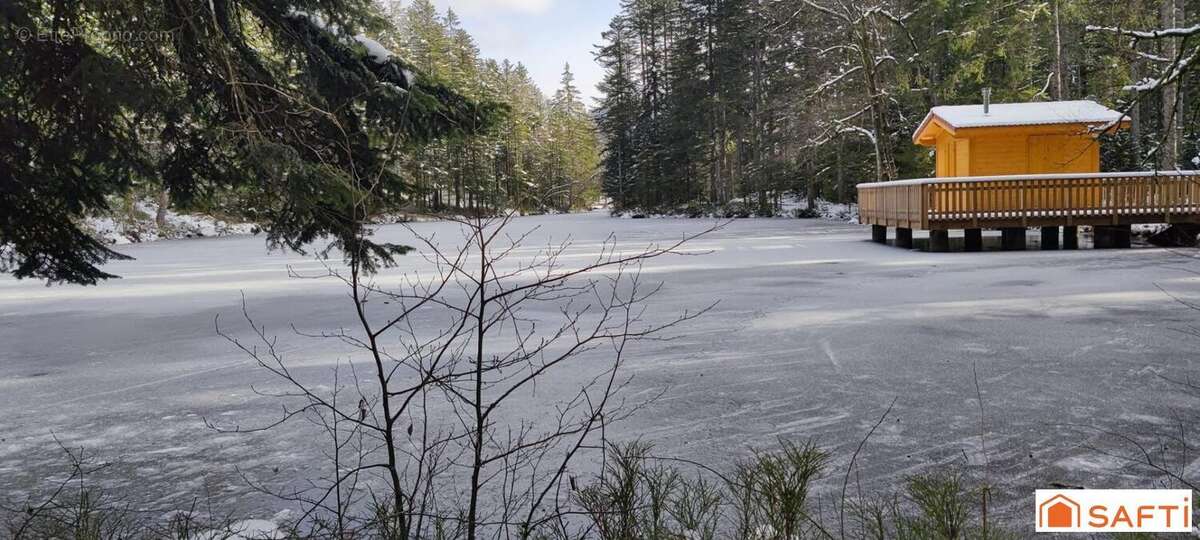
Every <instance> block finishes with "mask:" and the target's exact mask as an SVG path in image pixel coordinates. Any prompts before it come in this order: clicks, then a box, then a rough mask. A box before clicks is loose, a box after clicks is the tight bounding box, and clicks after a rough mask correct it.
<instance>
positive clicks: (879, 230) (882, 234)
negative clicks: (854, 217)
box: [871, 225, 887, 244]
mask: <svg viewBox="0 0 1200 540" xmlns="http://www.w3.org/2000/svg"><path fill="white" fill-rule="evenodd" d="M871 241H872V242H875V243H877V244H886V243H887V225H871Z"/></svg>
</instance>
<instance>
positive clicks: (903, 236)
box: [896, 227, 913, 249]
mask: <svg viewBox="0 0 1200 540" xmlns="http://www.w3.org/2000/svg"><path fill="white" fill-rule="evenodd" d="M896 247H898V248H902V249H912V247H913V241H912V229H906V228H904V227H896Z"/></svg>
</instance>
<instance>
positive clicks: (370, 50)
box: [287, 7, 417, 88]
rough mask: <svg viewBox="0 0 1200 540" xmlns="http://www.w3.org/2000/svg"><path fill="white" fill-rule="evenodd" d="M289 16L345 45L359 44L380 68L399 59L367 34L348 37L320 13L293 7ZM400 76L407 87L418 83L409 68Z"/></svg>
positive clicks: (403, 70)
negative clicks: (394, 59)
mask: <svg viewBox="0 0 1200 540" xmlns="http://www.w3.org/2000/svg"><path fill="white" fill-rule="evenodd" d="M287 16H288V17H291V18H295V19H304V20H306V21H308V22H309V24H312V25H313V26H316V27H317V28H319V29H321V30H324V31H326V32H329V33H331V34H333V35H335V36H338V39H339V40H340V41H341V42H342V43H343V44H346V45H350V44H351V43H350V42H349V41H347V37H348V38H349V39H350V40H352V41H353V42H354V43H357V44H359V45H361V46H362V47H363V48H364V49H366V50H367V58H369V59H370V60H371V62H373V63H375V64H376V65H378V66H387V65H389V62H390V61H391V60H392V59H393V58H396V59H398V58H399V56H398V55H396V54H395V53H393V52H392V51H391V50H390V49H388V48H387V47H385V46H384V45H383V44H382V43H380V42H378V41H376V40H374V39H371V38H370V37H367V35H366V34H355V35H353V36H346V32H344V31H343V30H342V28H341V26H339V25H337V24H334V23H330V22H329V21H327V20H325V17H323V16H321V15H320V14H319V13H309V12H307V11H304V10H300V9H296V8H294V7H293V8H291V9H290V10H288V13H287ZM399 75H400V77H401V78H403V81H404V85H405V86H406V87H410V88H411V87H412V86H413V85H414V84H416V82H417V77H416V75H415V74H414V73H413V72H412V71H410V70H408V69H407V68H400V70H399Z"/></svg>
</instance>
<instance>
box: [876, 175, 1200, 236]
mask: <svg viewBox="0 0 1200 540" xmlns="http://www.w3.org/2000/svg"><path fill="white" fill-rule="evenodd" d="M858 201H859V202H858V204H859V207H858V213H859V221H860V222H861V223H863V224H865V225H880V226H884V227H899V228H905V229H919V230H931V231H941V230H948V229H999V228H1010V227H1051V226H1075V225H1092V226H1098V225H1129V224H1135V223H1181V222H1188V223H1196V222H1200V171H1172V172H1119V173H1082V174H1038V175H1022V176H992V177H957V178H925V179H920V180H900V181H895V182H878V183H867V184H859V185H858Z"/></svg>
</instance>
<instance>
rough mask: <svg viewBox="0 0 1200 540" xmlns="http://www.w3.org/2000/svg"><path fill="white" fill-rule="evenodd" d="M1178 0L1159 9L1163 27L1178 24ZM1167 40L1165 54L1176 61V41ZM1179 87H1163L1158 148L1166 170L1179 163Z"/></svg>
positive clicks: (1161, 162) (1164, 4)
mask: <svg viewBox="0 0 1200 540" xmlns="http://www.w3.org/2000/svg"><path fill="white" fill-rule="evenodd" d="M1175 4H1176V0H1163V2H1162V4H1161V8H1160V10H1159V16H1160V17H1161V19H1162V21H1161V23H1162V27H1163V28H1175V26H1176V25H1177V24H1178V22H1179V20H1178V10H1177V9H1176V5H1175ZM1164 41H1165V50H1164V51H1163V56H1165V57H1166V58H1167V59H1169V60H1171V61H1174V60H1175V57H1176V56H1178V54H1179V50H1178V47H1177V46H1176V41H1175V40H1173V39H1167V40H1164ZM1179 95H1180V94H1179V88H1178V86H1177V85H1176V84H1171V85H1166V86H1164V87H1163V89H1162V105H1161V111H1160V114H1161V118H1162V132H1161V134H1160V137H1161V138H1160V141H1161V144H1160V145H1159V148H1158V167H1159V168H1160V169H1165V170H1174V169H1175V168H1176V167H1177V166H1178V163H1179V128H1180V126H1179V123H1178V122H1177V120H1178V116H1179V114H1178V113H1179V112H1181V111H1177V109H1179V108H1180V107H1178V104H1179Z"/></svg>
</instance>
